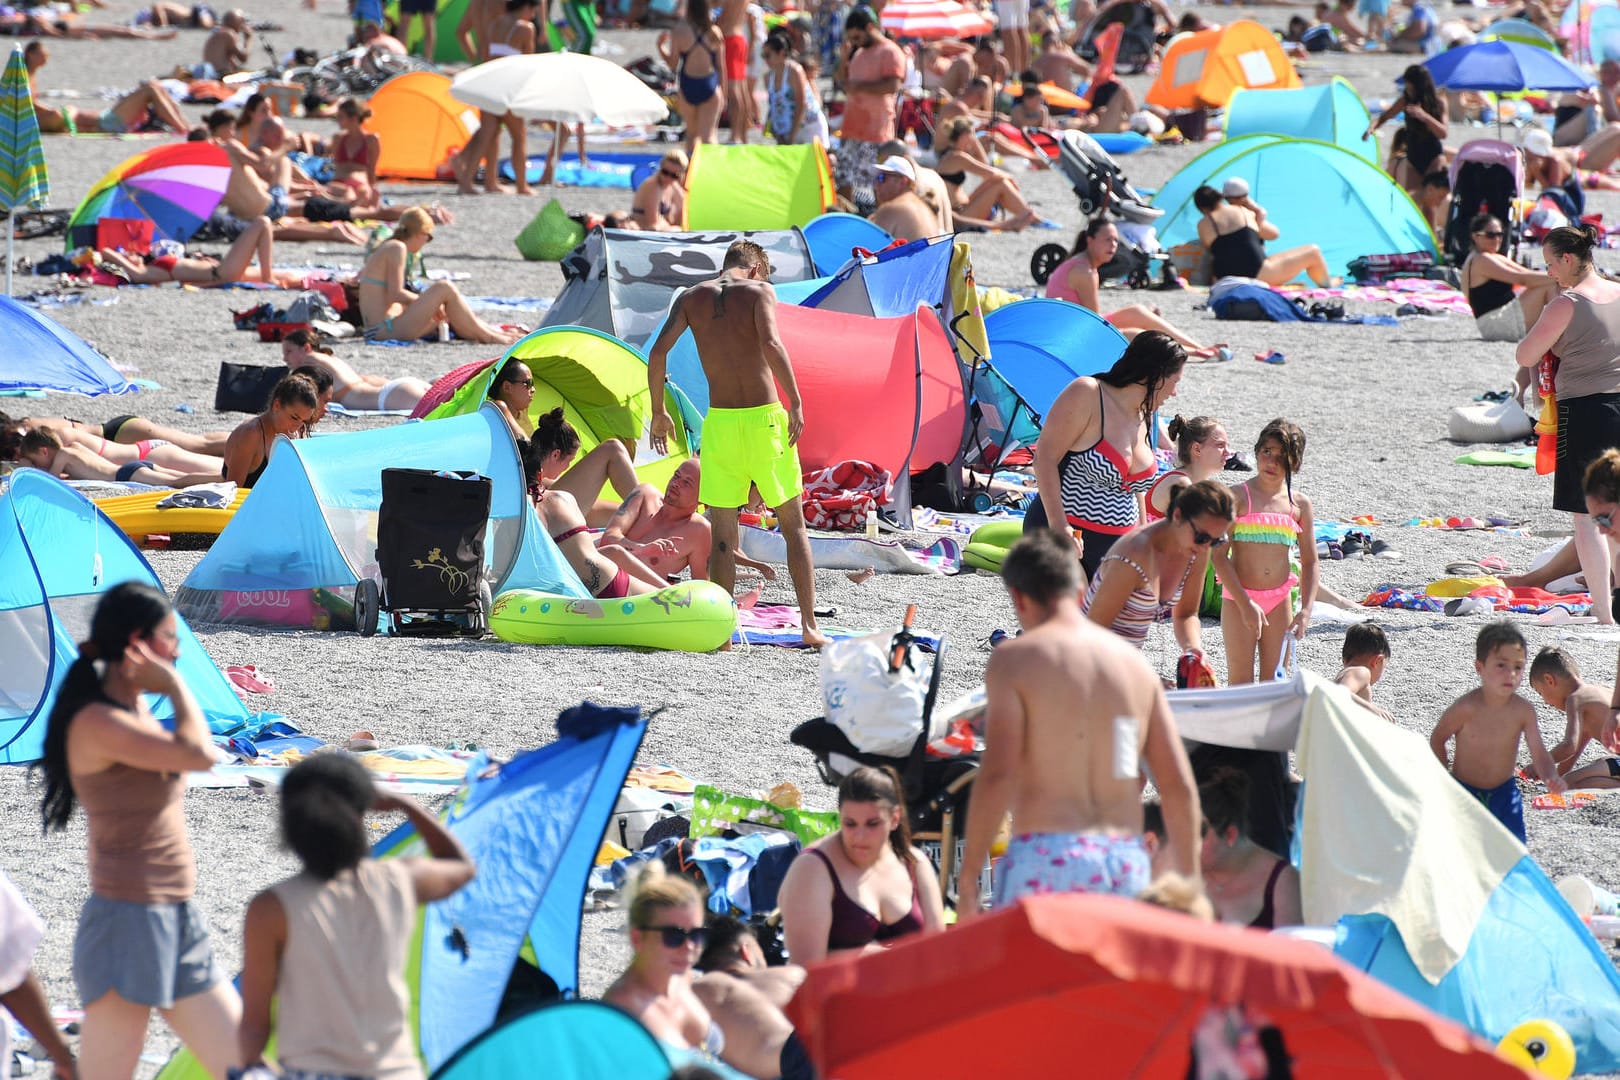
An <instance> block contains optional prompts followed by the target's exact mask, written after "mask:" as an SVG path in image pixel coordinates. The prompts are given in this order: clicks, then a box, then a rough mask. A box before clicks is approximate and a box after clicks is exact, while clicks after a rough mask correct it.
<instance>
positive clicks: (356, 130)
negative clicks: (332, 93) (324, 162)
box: [327, 97, 382, 209]
mask: <svg viewBox="0 0 1620 1080" xmlns="http://www.w3.org/2000/svg"><path fill="white" fill-rule="evenodd" d="M333 117H334V119H335V120H336V121H337V126H338V133H337V137H336V138H335V139H333V140H332V144H331V146H329V147H328V148H327V149H328V151H329V153H328V158H329V159H330V161H331V162H332V182H333V183H334V184H341V185H342V186H344V187H346V188H348V189H349V197H350V200H351V204H352V206H353V208H355V209H361V208H369V207H375V206H377V205H379V204H380V202H381V199H382V196H381V194H380V193H379V192H378V190H377V160H378V159H379V158H380V157H381V156H382V137H381V136H379V135H378V134H377V133H376V132H373V131H367V130H366V126H365V125H366V121H367V120H370V119H371V109H370V107H369V106H367V105H366V104H365V103H364V102H362V101H360V100H359V99H358V98H352V97H346V98H344V99H343V100H342V101H340V102H338V104H337V112H335V113H334V114H333Z"/></svg>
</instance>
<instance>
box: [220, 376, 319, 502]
mask: <svg viewBox="0 0 1620 1080" xmlns="http://www.w3.org/2000/svg"><path fill="white" fill-rule="evenodd" d="M319 406H320V399H319V397H318V396H317V393H316V390H315V384H314V383H313V382H311V381H310V380H309V379H306V378H305V377H304V376H302V375H287V376H285V377H284V378H282V380H281V381H280V382H278V383H277V384H276V388H275V389H274V390H272V391H271V392H270V404H269V406H268V407H267V408H266V409H265V410H264V412H262V413H260V414H259V415H258V416H255V417H254V418H253V419H251V420H244V421H243V422H242V423H241V424H239V425H238V426H237V428H236V430H235V431H233V432H231V437H230V438H229V439H227V440H226V442H225V468H224V470H223V475H224V477H225V479H227V480H230V481H233V482H235V483H236V484H238V485H239V486H241V487H245V488H250V487H252V486H253V485H254V484H256V483H258V482H259V477H261V476H263V475H264V470H265V469H267V468H268V467H269V466H270V452H271V450H272V449H274V447H275V441H276V437H277V436H278V435H279V436H285V437H286V438H289V439H296V438H299V437H300V434H301V433H302V432H303V431H304V430H305V429H306V428H308V426H309V425H310V423H312V422H313V421H314V418H315V411H316V409H317V408H319Z"/></svg>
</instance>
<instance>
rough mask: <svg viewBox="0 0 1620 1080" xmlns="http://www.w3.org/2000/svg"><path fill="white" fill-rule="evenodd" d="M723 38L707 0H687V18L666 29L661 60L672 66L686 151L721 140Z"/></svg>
mask: <svg viewBox="0 0 1620 1080" xmlns="http://www.w3.org/2000/svg"><path fill="white" fill-rule="evenodd" d="M725 47H726V39H725V36H724V35H723V34H721V33H720V28H719V27H718V26H716V25H715V24H714V19H713V18H712V16H711V15H710V11H709V2H708V0H687V3H686V17H685V18H683V19H682V20H681V21H680V22H677V23H676V24H675V26H674V27H673V28H672V29H671V30H670V32H669V43H668V47H667V50H665V47H664V46H663V45H662V44H660V51H663V52H664V59H665V60H666V61H667V62H668V63H669V66H670V67H672V68H674V69H675V82H676V97H675V111H676V112H678V113H680V115H681V120H682V121H684V125H685V127H686V153H687V156H688V157H690V156H691V154H692V151H693V150H695V149H697V144H698V143H700V142H707V143H713V142H719V141H720V109H721V106H722V105H723V104H724V103H725V100H726V98H725V93H724V91H725V84H724V83H723V82H722V79H723V78H724V71H723V65H722V64H721V62H720V57H721V56H722V55H723V54H724V51H725Z"/></svg>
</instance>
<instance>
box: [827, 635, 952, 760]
mask: <svg viewBox="0 0 1620 1080" xmlns="http://www.w3.org/2000/svg"><path fill="white" fill-rule="evenodd" d="M922 655H923V654H922V651H921V650H920V649H918V648H916V647H915V646H914V645H913V643H912V642H911V636H910V634H908V633H906V632H905V631H901V632H900V633H898V634H893V633H878V634H867V635H865V636H863V637H855V638H845V639H843V640H842V641H835V642H833V643H832V644H831V645H828V646H827V647H825V648H824V649H822V650H821V697H822V703H823V704H824V705H825V707H826V716H827V720H828V721H829V722H830V723H832V724H833V725H834V726H835V727H837V728H838V730H840V731H842V732H843V733H844V737H845V738H847V739H848V740H849V742H850V745H851V746H853V747H854V748H855V749H857V750H859V751H861V752H862V753H864V754H876V755H878V756H880V757H905V756H906V755H907V754H910V753H911V751H912V748H913V747H915V746H916V745H917V738H918V736H920V735H921V734H922V730H923V720H924V712H925V710H926V708H927V704H928V687H929V684H930V682H932V676H933V665H934V662H935V661H924V660H923V659H922Z"/></svg>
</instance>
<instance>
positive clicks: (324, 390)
mask: <svg viewBox="0 0 1620 1080" xmlns="http://www.w3.org/2000/svg"><path fill="white" fill-rule="evenodd" d="M288 374H289V375H302V376H303V377H304V378H306V379H308V380H309V381H310V382H311V383H313V384H314V385H315V412H314V415H312V416H311V417H310V418H309V422H308V423H307V424H305V425H304V426H303V427H301V428H299V429H298V434H297V435H294V436H293V438H295V439H307V438H309V437H310V435H311V434H312V433H313V432H314V431H315V425H316V424H318V423H320V422H321V421H322V420H325V419H326V410H327V407H328V406H329V405H331V404H332V388H333V386H334V385H335V384H334V383H333V382H332V373H331V372H329V371H327V370H326V369H325V368H323V367H316V366H315V365H314V364H299V365H298V366H297V367H295V368H293V369H292V370H291V371H289V372H288Z"/></svg>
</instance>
